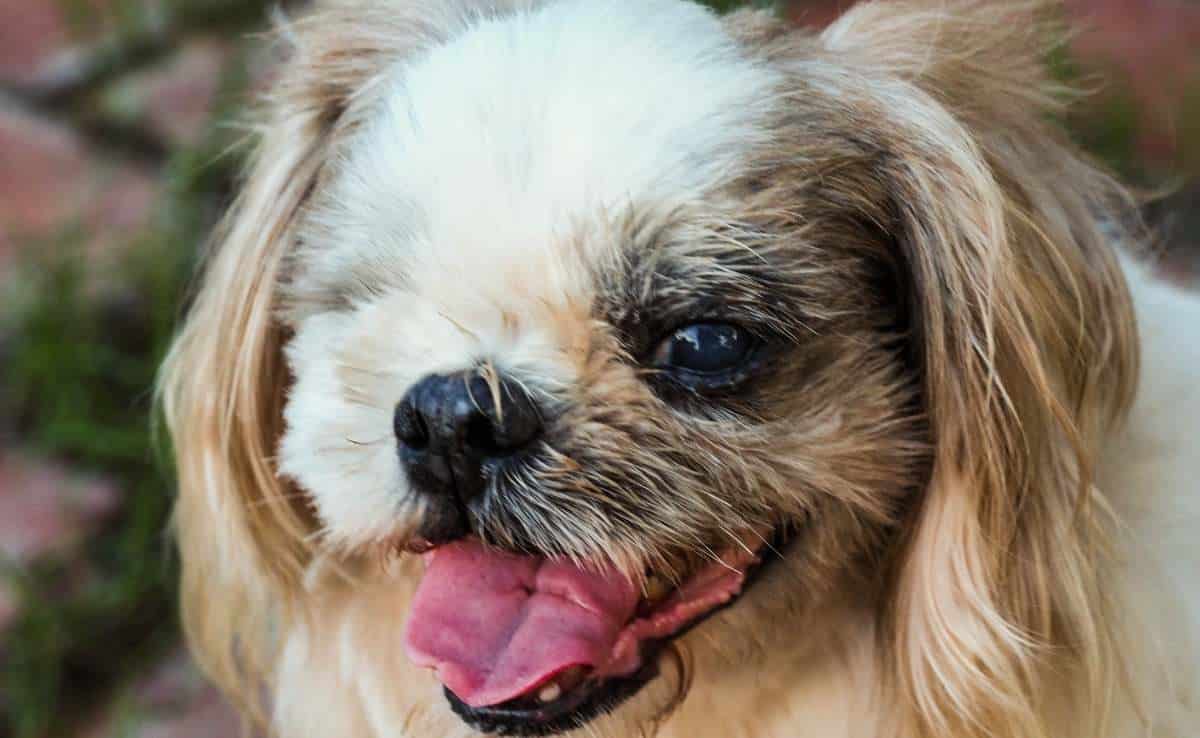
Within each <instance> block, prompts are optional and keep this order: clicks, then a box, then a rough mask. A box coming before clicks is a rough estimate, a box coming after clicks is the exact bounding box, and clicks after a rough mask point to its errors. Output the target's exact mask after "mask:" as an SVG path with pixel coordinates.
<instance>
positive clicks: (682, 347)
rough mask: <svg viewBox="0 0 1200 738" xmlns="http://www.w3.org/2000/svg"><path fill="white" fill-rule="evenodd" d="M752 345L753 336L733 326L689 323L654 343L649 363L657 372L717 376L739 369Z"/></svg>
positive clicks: (727, 324)
mask: <svg viewBox="0 0 1200 738" xmlns="http://www.w3.org/2000/svg"><path fill="white" fill-rule="evenodd" d="M754 343H755V341H754V336H752V335H751V334H750V333H749V332H748V331H746V330H745V329H744V328H739V327H738V326H736V325H731V324H729V323H692V324H691V325H687V326H684V327H683V328H680V329H678V330H676V331H675V332H674V333H672V334H671V335H670V336H668V337H667V338H666V339H664V340H663V341H662V342H661V343H660V344H658V347H657V348H655V350H654V354H653V357H652V360H651V363H652V364H653V365H654V366H655V367H657V368H659V369H665V370H679V371H683V372H688V373H693V374H699V375H719V374H723V373H726V372H729V371H732V370H734V369H737V368H738V367H740V366H741V365H742V364H743V363H744V362H745V361H746V358H747V357H748V356H749V354H750V350H751V349H752V348H753V347H754Z"/></svg>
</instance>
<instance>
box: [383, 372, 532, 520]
mask: <svg viewBox="0 0 1200 738" xmlns="http://www.w3.org/2000/svg"><path fill="white" fill-rule="evenodd" d="M395 428H396V440H397V441H398V442H399V447H400V449H399V450H400V460H401V463H402V464H404V466H405V468H406V470H407V472H408V476H409V479H410V481H411V482H412V483H413V484H414V485H415V486H416V487H417V488H418V489H419V490H420V491H421V492H423V493H424V494H427V495H430V496H434V497H443V498H446V497H450V498H453V501H455V503H456V505H455V506H456V508H458V509H459V510H462V508H463V507H464V506H466V505H467V503H469V502H471V501H472V500H473V499H475V498H477V497H478V496H479V495H480V494H481V493H482V492H483V490H484V489H485V488H486V487H487V483H488V477H489V475H490V474H491V473H493V472H494V471H495V468H496V465H497V462H499V461H501V460H503V459H505V458H507V457H510V456H512V455H514V454H516V453H518V452H520V451H521V450H522V449H525V448H526V447H527V446H529V445H530V444H531V443H533V442H534V441H535V440H537V439H538V437H540V436H541V433H542V419H541V414H540V413H539V412H538V408H537V405H536V404H535V403H534V401H533V399H532V398H530V397H529V394H528V393H527V392H525V390H524V389H522V388H521V386H520V385H518V384H516V383H515V382H513V381H511V380H509V379H507V378H505V377H494V378H493V381H488V378H487V377H485V376H484V375H483V373H481V372H480V371H469V372H461V373H458V374H431V375H429V376H428V377H425V378H424V379H422V380H421V381H419V382H417V384H416V385H415V386H413V388H412V389H410V390H409V391H408V394H406V395H405V396H404V399H403V400H401V401H400V404H399V405H397V406H396V417H395ZM445 501H450V500H445Z"/></svg>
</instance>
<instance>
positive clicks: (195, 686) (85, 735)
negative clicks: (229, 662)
mask: <svg viewBox="0 0 1200 738" xmlns="http://www.w3.org/2000/svg"><path fill="white" fill-rule="evenodd" d="M117 703H118V704H119V705H120V709H109V710H108V711H107V712H106V714H102V715H100V716H99V718H98V719H96V720H95V721H93V723H92V724H91V725H89V726H88V727H87V728H86V729H85V730H84V731H83V732H82V734H81V736H82V738H108V736H111V735H123V736H129V738H226V737H227V736H228V737H229V738H234V737H235V736H238V735H241V730H240V729H241V722H240V720H239V718H238V716H237V714H236V712H235V711H234V710H233V708H232V707H230V706H229V704H228V703H227V702H226V701H225V700H224V698H222V697H221V695H220V694H219V693H218V692H217V690H216V689H214V688H213V687H212V686H211V685H209V684H208V683H206V682H205V680H204V679H203V677H202V676H201V675H200V673H199V672H198V671H197V670H196V667H195V666H194V665H193V663H192V661H191V659H190V658H189V657H188V655H187V654H186V653H185V652H184V651H182V650H180V651H177V652H176V653H174V654H172V655H171V656H169V657H168V658H167V659H165V660H164V661H163V662H162V663H160V664H159V665H158V666H156V667H155V668H154V669H152V670H151V671H150V672H149V673H147V674H146V675H144V676H142V677H141V678H139V679H138V680H137V682H136V683H135V684H134V685H133V686H132V687H131V688H130V689H129V690H128V692H127V693H126V694H125V695H124V696H123V697H122V698H121V699H119V700H117Z"/></svg>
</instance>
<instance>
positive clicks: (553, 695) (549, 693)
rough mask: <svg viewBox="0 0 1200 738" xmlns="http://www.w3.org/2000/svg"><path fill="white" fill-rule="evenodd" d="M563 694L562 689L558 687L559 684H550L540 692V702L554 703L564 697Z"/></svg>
mask: <svg viewBox="0 0 1200 738" xmlns="http://www.w3.org/2000/svg"><path fill="white" fill-rule="evenodd" d="M562 693H563V690H562V687H560V686H559V685H558V682H550V683H549V684H547V685H546V686H544V687H542V689H541V691H540V692H538V700H539V701H541V702H553V701H554V700H556V699H558V698H559V697H562Z"/></svg>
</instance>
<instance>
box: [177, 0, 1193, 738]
mask: <svg viewBox="0 0 1200 738" xmlns="http://www.w3.org/2000/svg"><path fill="white" fill-rule="evenodd" d="M1045 15H1046V9H1045V8H1044V7H1043V6H1042V5H1041V4H1035V3H1021V4H1014V3H1004V2H978V1H972V0H954V1H953V2H950V1H945V2H942V1H934V0H929V1H928V2H922V1H918V0H913V1H912V2H901V1H894V2H875V3H867V4H864V5H861V6H859V7H857V8H855V9H854V10H852V11H850V12H848V13H847V14H846V15H845V16H844V17H843V18H842V19H840V20H839V21H838V22H837V23H836V24H834V25H833V26H832V27H830V28H829V29H827V30H826V31H825V32H823V33H821V34H820V35H809V34H807V33H804V32H801V31H795V30H791V29H789V28H787V27H786V26H785V25H783V24H782V23H781V22H778V21H776V20H775V19H774V18H772V17H771V16H770V15H769V14H767V13H765V12H761V11H743V12H739V13H735V14H733V15H731V16H729V17H727V18H724V19H717V18H716V17H714V16H712V15H710V14H709V13H708V12H707V11H704V10H702V9H701V8H699V7H697V6H694V5H692V4H690V3H687V2H684V1H683V0H545V1H544V2H533V1H529V2H525V1H522V0H421V1H419V2H416V1H414V2H407V1H401V0H338V1H337V2H334V3H330V4H328V5H326V6H323V7H320V8H318V9H317V10H315V11H314V12H313V13H312V14H311V15H310V16H308V17H306V18H304V19H302V20H299V21H297V22H295V23H294V24H292V25H289V26H288V27H287V28H286V29H285V31H286V32H285V36H286V37H287V41H288V43H289V45H290V46H291V52H292V56H291V59H290V61H289V62H288V64H287V66H286V69H285V71H284V75H283V77H282V79H281V80H279V82H278V83H277V84H276V87H275V90H274V93H273V95H272V97H271V99H270V101H269V105H268V111H267V115H266V117H265V118H264V121H263V123H262V124H261V129H260V131H259V136H258V139H259V144H258V148H257V151H256V154H255V156H254V160H253V162H252V163H251V166H250V168H249V172H248V175H247V179H246V181H245V183H244V186H243V188H242V192H241V195H240V197H239V199H238V201H237V203H236V204H235V206H234V207H233V209H232V212H231V213H230V215H229V217H228V219H227V220H226V223H225V226H224V229H223V231H222V233H221V234H220V238H219V239H218V244H217V245H216V248H215V249H214V251H213V253H212V254H211V255H210V258H209V260H208V265H207V268H206V270H205V274H204V279H203V283H202V287H201V289H200V292H199V294H198V296H197V299H196V303H195V305H194V307H193V308H192V311H191V315H190V317H189V318H188V320H187V322H186V323H185V325H184V327H183V329H182V331H181V333H180V336H179V338H178V340H177V342H176V345H175V347H174V350H173V351H172V353H171V355H170V357H169V359H168V361H167V364H166V366H165V368H164V374H163V379H162V394H163V400H164V405H165V409H166V415H167V418H168V422H169V427H170V430H171V434H172V438H173V441H174V444H175V448H176V453H177V459H178V465H179V474H180V498H179V502H178V505H177V509H176V525H175V529H176V533H177V536H178V540H179V546H180V549H181V551H182V555H183V564H184V580H183V602H184V614H185V625H186V628H187V633H188V637H189V640H190V642H191V644H192V647H193V649H194V651H195V653H196V656H197V658H198V659H199V661H200V663H201V664H202V666H203V667H204V668H205V669H206V671H207V672H208V674H209V675H210V676H211V677H212V678H213V679H214V680H215V681H216V682H217V683H218V684H220V685H221V686H222V687H223V688H224V689H225V690H226V692H227V693H228V694H229V695H230V696H231V698H233V699H234V700H236V701H237V703H238V705H239V706H240V707H241V708H242V709H243V711H244V713H245V715H246V716H247V718H248V719H249V720H250V721H252V722H254V723H255V724H256V726H257V728H258V729H260V730H262V731H263V732H270V733H272V734H277V735H279V736H281V738H302V737H305V736H313V737H316V736H331V735H336V736H345V737H346V738H367V737H368V736H377V737H379V738H383V737H384V736H420V737H422V738H450V737H452V736H467V735H471V732H470V730H469V729H468V728H467V727H466V726H465V725H464V724H463V723H461V722H460V721H459V720H458V718H456V717H455V716H454V715H453V714H452V713H451V712H450V710H449V708H448V707H447V706H446V704H445V701H444V700H443V698H442V696H441V688H440V685H438V684H437V683H436V681H435V680H434V679H433V678H432V676H430V675H427V674H425V673H423V672H419V671H417V670H416V669H415V668H414V667H412V666H411V665H410V664H408V663H407V661H406V659H405V656H404V653H403V649H402V647H401V643H400V639H401V633H402V630H403V622H404V616H405V612H406V602H407V601H408V600H409V598H410V597H411V595H412V591H413V587H414V586H415V583H416V581H417V580H418V578H419V576H420V568H421V567H420V563H419V561H417V560H414V557H412V556H410V555H407V554H401V553H398V552H399V550H400V547H401V546H403V544H405V543H406V542H407V541H408V540H409V539H410V538H411V536H412V535H413V532H414V531H415V530H416V529H417V527H418V526H419V525H420V523H421V522H422V521H423V520H424V519H425V517H426V516H428V515H430V514H432V513H431V512H430V511H429V510H427V509H426V508H425V505H424V504H423V503H422V502H421V499H420V497H419V496H417V495H415V494H413V493H412V491H411V490H410V489H408V484H407V482H406V481H405V478H404V475H403V473H402V470H401V469H400V467H399V464H398V462H397V458H396V452H395V439H394V438H393V436H392V430H391V418H392V411H393V408H394V407H395V404H396V402H397V401H398V400H399V399H400V398H401V397H402V396H403V395H404V393H405V391H406V390H407V389H408V388H409V387H410V386H412V384H413V383H414V382H416V381H417V380H419V379H420V378H421V377H423V376H425V375H427V374H429V373H431V372H437V371H453V370H457V369H462V368H466V367H470V366H473V365H478V364H483V365H486V366H488V367H491V368H494V369H496V370H499V371H503V372H504V373H505V374H506V375H508V376H512V377H515V378H516V379H517V380H518V381H520V382H521V383H522V385H523V386H524V387H526V388H527V389H528V390H529V391H530V392H531V393H532V394H533V395H534V396H535V397H536V398H537V399H538V401H539V402H540V403H541V404H542V406H543V407H545V408H547V419H548V420H547V432H546V436H545V441H544V443H543V444H542V446H543V447H542V449H541V451H540V452H539V454H538V455H537V457H536V463H531V464H529V465H527V466H525V467H523V468H522V469H521V470H520V471H519V472H517V473H514V474H512V475H509V476H505V477H503V478H500V479H494V480H492V482H491V484H492V492H493V493H494V494H491V495H489V496H488V497H487V498H486V500H485V502H484V503H482V504H480V505H477V506H475V507H472V509H471V510H470V513H471V523H472V525H473V528H474V529H475V530H476V532H477V533H478V535H480V536H481V537H482V538H483V539H484V540H485V541H487V542H489V543H491V544H494V545H497V546H502V547H507V548H513V549H519V550H526V551H537V552H540V553H543V554H547V555H553V556H560V557H567V558H571V559H574V560H576V561H579V562H584V563H586V562H599V561H603V562H608V563H611V564H614V565H616V566H618V567H620V568H621V569H623V570H624V571H626V572H628V573H630V574H631V575H632V576H635V577H640V576H642V574H643V573H644V572H645V571H646V570H647V568H648V567H649V568H653V569H656V570H659V571H662V572H665V573H667V574H668V575H671V576H674V577H676V578H683V577H685V576H686V575H687V574H688V573H689V571H691V570H692V569H693V568H694V566H695V564H696V562H697V561H702V560H704V559H705V558H706V557H710V556H712V555H713V552H714V551H716V550H718V549H719V548H722V547H725V546H728V545H729V544H730V543H731V541H733V540H736V539H737V537H738V535H739V534H740V532H742V531H745V530H747V529H753V530H762V529H765V528H767V527H786V528H788V529H790V530H793V531H795V536H794V540H793V541H792V543H791V544H790V545H789V547H788V548H787V549H786V552H785V555H784V558H783V559H782V560H781V561H779V562H777V563H776V565H774V566H773V567H771V568H770V569H768V570H767V571H765V572H764V574H763V577H762V579H761V581H759V582H758V583H757V584H756V585H755V586H754V587H753V588H751V589H750V590H749V591H748V592H747V593H746V595H745V596H744V597H743V598H741V599H740V600H739V601H738V602H737V604H736V605H735V606H734V607H732V608H730V609H729V610H727V611H724V612H722V613H720V614H719V615H718V616H716V617H714V618H713V619H711V620H709V621H708V622H706V623H705V624H704V625H702V626H701V627H699V628H697V629H696V630H694V631H692V632H691V633H689V634H688V635H686V636H685V637H683V638H681V639H679V640H678V641H677V642H676V644H675V645H676V650H675V651H674V654H675V655H676V659H675V660H674V662H671V663H673V664H674V667H675V668H674V669H670V668H668V669H666V672H665V673H664V675H663V676H662V677H660V678H658V679H657V680H655V681H654V682H652V683H651V684H649V685H648V686H647V687H646V688H645V689H643V690H642V691H641V692H640V693H639V694H638V695H637V696H636V697H635V698H634V699H633V700H631V701H630V702H628V703H627V704H625V705H623V706H622V707H620V708H619V709H617V710H616V711H615V712H614V713H613V714H611V715H607V716H603V717H601V718H600V719H598V720H597V721H595V722H593V723H590V724H589V725H587V726H586V727H584V728H582V729H581V730H580V731H579V734H580V735H588V736H605V737H611V738H626V737H627V736H638V735H657V736H661V737H662V738H705V737H706V736H714V737H715V736H734V735H742V736H754V737H758V738H768V737H770V738H791V737H792V736H798V735H814V736H822V738H841V737H846V738H849V737H851V736H854V737H860V736H861V737H862V738H876V737H878V738H884V737H887V738H894V737H899V738H975V737H978V738H982V737H983V736H989V737H995V738H1018V737H1020V738H1049V737H1051V736H1054V737H1055V738H1068V737H1070V738H1132V737H1133V736H1143V735H1153V736H1158V737H1160V738H1184V737H1186V736H1195V735H1198V734H1200V733H1198V732H1197V731H1198V728H1197V726H1198V725H1200V705H1198V702H1197V700H1198V699H1200V695H1198V694H1197V689H1198V687H1200V683H1198V681H1197V675H1196V673H1195V668H1196V662H1197V657H1196V652H1195V651H1194V650H1193V647H1192V643H1191V641H1192V640H1193V639H1194V638H1195V637H1196V636H1197V625H1198V623H1200V613H1198V608H1197V605H1198V601H1200V591H1198V590H1200V577H1198V575H1197V571H1198V570H1200V551H1198V548H1200V547H1198V546H1197V544H1196V543H1194V541H1195V538H1196V530H1197V524H1198V523H1200V520H1198V517H1200V494H1198V493H1197V483H1196V481H1195V480H1196V478H1197V475H1200V461H1198V459H1200V390H1198V389H1197V387H1198V386H1200V369H1197V367H1200V348H1197V346H1200V344H1198V343H1197V341H1196V338H1197V334H1198V331H1200V328H1198V326H1200V301H1197V300H1195V299H1193V298H1191V297H1188V296H1185V295H1183V294H1181V293H1177V292H1174V291H1172V290H1170V289H1169V288H1166V287H1163V286H1160V285H1157V284H1155V283H1154V282H1153V280H1152V278H1151V277H1150V276H1148V273H1147V272H1146V271H1145V268H1144V267H1143V266H1141V265H1140V263H1139V262H1138V261H1137V260H1136V259H1137V257H1135V256H1134V255H1133V253H1132V251H1133V244H1135V243H1136V242H1137V237H1136V234H1130V233H1126V232H1125V229H1126V227H1127V223H1128V222H1132V220H1131V218H1130V216H1129V215H1128V214H1129V213H1130V212H1132V210H1131V207H1130V204H1129V202H1128V201H1127V199H1126V197H1125V196H1124V194H1123V192H1122V190H1121V188H1120V187H1119V186H1118V185H1116V184H1115V183H1114V182H1112V181H1111V180H1110V179H1109V178H1108V177H1106V176H1105V175H1104V174H1102V173H1101V172H1099V171H1098V170H1097V169H1095V168H1093V167H1092V166H1091V165H1090V164H1089V163H1088V162H1086V161H1085V160H1084V159H1082V158H1081V157H1080V155H1079V154H1078V152H1076V151H1075V150H1074V149H1073V148H1072V147H1071V146H1070V145H1069V143H1068V142H1067V141H1066V140H1065V139H1064V138H1063V136H1062V135H1061V133H1060V132H1059V131H1058V130H1056V129H1055V128H1054V127H1053V126H1052V125H1051V124H1050V123H1049V122H1048V118H1049V114H1050V113H1053V112H1055V111H1057V110H1058V108H1059V105H1060V103H1061V98H1062V95H1061V92H1062V91H1061V90H1057V89H1055V87H1054V86H1053V85H1052V84H1050V83H1049V82H1048V81H1047V79H1046V78H1045V76H1044V73H1043V70H1042V68H1041V65H1040V59H1041V57H1042V55H1043V53H1044V52H1045V51H1046V49H1047V48H1048V46H1047V42H1046V38H1045V30H1046V25H1045V24H1044V23H1043V21H1045V20H1046V18H1045V17H1044V16H1045ZM698 319H720V320H725V321H732V322H736V323H739V324H741V325H745V326H749V327H751V328H752V329H753V330H754V332H755V333H757V334H758V335H759V336H760V337H761V339H762V340H763V341H764V345H765V346H767V347H768V351H769V362H768V363H767V364H766V365H765V366H764V367H762V368H760V369H759V370H757V371H755V372H754V373H753V375H752V376H751V377H749V378H748V381H747V382H746V384H745V386H744V387H743V388H741V389H740V390H739V391H737V392H735V393H731V394H728V395H724V396H720V397H704V398H699V397H696V396H693V395H690V394H688V393H683V392H679V391H678V390H677V388H673V387H671V386H669V385H667V384H664V383H663V382H662V381H660V378H659V377H657V376H656V375H655V373H654V372H651V371H648V370H647V369H646V366H645V362H646V357H647V354H648V352H650V351H652V350H653V347H654V344H655V342H656V341H657V339H659V338H661V337H662V336H663V335H664V334H665V333H668V332H669V331H670V330H672V329H673V328H674V327H675V326H678V325H680V324H683V323H687V322H690V321H694V320H698ZM495 493H503V494H495ZM267 696H269V697H270V699H269V700H264V699H263V698H264V697H267ZM668 708H673V709H668Z"/></svg>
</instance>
